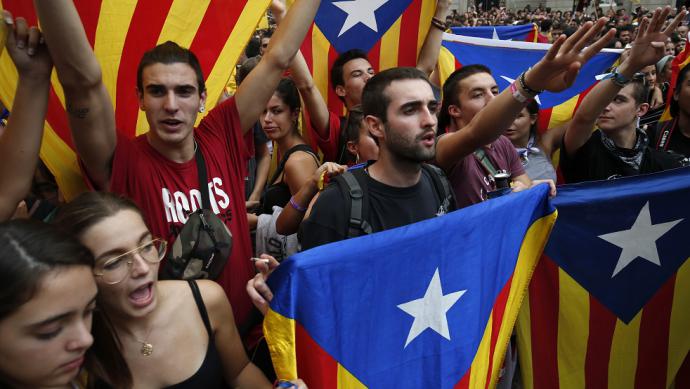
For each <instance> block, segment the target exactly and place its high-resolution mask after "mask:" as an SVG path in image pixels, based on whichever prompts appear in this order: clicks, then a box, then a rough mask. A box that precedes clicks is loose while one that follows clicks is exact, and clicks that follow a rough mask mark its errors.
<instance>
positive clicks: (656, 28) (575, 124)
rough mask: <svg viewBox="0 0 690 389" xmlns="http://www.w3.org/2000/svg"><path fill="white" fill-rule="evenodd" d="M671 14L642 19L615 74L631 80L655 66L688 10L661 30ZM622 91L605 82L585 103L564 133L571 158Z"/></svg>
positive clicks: (610, 82) (679, 14)
mask: <svg viewBox="0 0 690 389" xmlns="http://www.w3.org/2000/svg"><path fill="white" fill-rule="evenodd" d="M670 11H671V8H670V7H666V8H664V9H663V10H661V9H657V10H656V11H654V15H653V16H652V19H651V20H650V19H647V18H644V19H642V23H640V29H639V32H638V33H637V38H635V41H634V42H633V44H632V49H631V50H630V55H629V56H627V57H626V58H625V60H624V61H623V63H621V65H620V66H619V67H618V68H617V69H616V73H618V74H620V75H621V76H623V77H624V78H625V79H630V78H632V77H633V75H634V74H635V73H636V72H638V71H639V70H640V69H642V68H643V67H645V66H647V65H650V64H654V63H656V62H657V61H658V60H659V59H660V58H661V57H662V56H663V54H664V44H665V42H666V39H668V37H669V36H670V35H671V33H672V32H673V30H675V28H676V26H677V25H678V23H679V22H680V21H681V20H682V18H683V17H684V16H685V11H683V12H679V13H678V15H676V18H675V19H673V22H671V24H670V25H669V26H668V27H667V28H666V29H664V30H663V31H662V30H661V27H662V26H663V24H664V21H665V20H666V17H667V16H668V14H669V12H670ZM620 90H621V86H620V85H619V84H617V83H615V82H614V81H613V79H609V80H603V81H601V82H600V83H598V84H597V86H595V87H594V88H593V89H592V90H591V91H590V92H589V93H588V94H587V96H586V97H585V98H584V99H583V100H582V103H581V104H580V106H579V107H578V109H577V111H575V115H574V116H573V120H572V121H571V122H570V125H569V126H568V128H567V129H566V132H565V137H564V143H565V149H566V151H567V152H568V154H571V155H572V154H573V153H575V152H576V151H577V150H579V149H580V147H582V146H583V145H584V144H585V143H586V142H587V140H588V139H589V137H590V135H591V134H592V128H594V124H595V123H596V120H597V118H598V117H599V115H601V113H602V112H603V111H604V109H605V108H606V106H607V105H608V104H609V103H610V102H611V101H612V100H613V99H614V98H615V97H616V95H617V94H618V92H619V91H620Z"/></svg>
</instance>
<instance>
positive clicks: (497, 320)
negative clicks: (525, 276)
mask: <svg viewBox="0 0 690 389" xmlns="http://www.w3.org/2000/svg"><path fill="white" fill-rule="evenodd" d="M512 284H513V276H512V275H511V276H510V278H509V279H508V282H506V284H505V285H504V286H503V289H502V290H501V292H500V293H499V294H498V296H497V297H496V302H495V303H494V307H493V315H492V319H491V347H489V370H488V371H487V372H486V385H485V387H486V388H488V387H489V383H490V382H491V370H492V369H493V367H494V353H495V351H496V343H497V342H498V334H499V332H500V330H501V324H502V322H503V315H504V314H505V311H506V304H507V303H508V295H509V294H510V286H511V285H512Z"/></svg>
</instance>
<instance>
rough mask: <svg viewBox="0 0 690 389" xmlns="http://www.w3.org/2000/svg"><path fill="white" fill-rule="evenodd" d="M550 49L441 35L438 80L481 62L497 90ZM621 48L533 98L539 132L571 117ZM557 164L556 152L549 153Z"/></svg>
mask: <svg viewBox="0 0 690 389" xmlns="http://www.w3.org/2000/svg"><path fill="white" fill-rule="evenodd" d="M549 48H551V44H545V43H533V42H516V41H506V40H496V39H484V38H474V37H467V36H462V35H453V34H444V36H443V45H442V47H441V53H440V55H439V71H440V78H441V81H442V82H445V80H446V79H448V76H449V75H450V74H451V73H452V72H453V71H455V69H458V68H460V67H461V66H463V65H473V64H482V65H485V66H487V67H488V68H489V69H491V72H492V74H493V76H494V78H495V79H496V83H497V84H498V87H499V89H500V90H503V89H505V88H508V87H509V86H510V84H511V83H512V82H513V81H514V80H515V79H517V78H518V76H519V75H520V74H521V73H522V72H524V71H526V70H527V69H529V68H530V67H531V66H533V65H534V64H536V63H537V62H538V61H539V60H540V59H541V58H542V57H543V56H544V55H545V54H546V52H547V51H548V50H549ZM621 52H622V50H618V49H604V50H601V51H600V52H599V53H597V54H596V55H595V56H594V57H592V58H591V59H590V60H589V61H588V62H587V63H586V64H585V65H584V66H582V68H581V69H580V73H579V74H578V76H577V78H576V79H575V82H574V83H573V85H572V86H571V87H570V88H567V89H565V90H563V91H561V92H558V93H552V92H544V93H542V94H540V95H539V96H538V97H537V99H536V100H537V103H539V107H540V110H539V119H538V122H537V124H538V129H539V131H540V133H543V132H545V131H548V130H549V129H552V128H555V127H557V126H560V125H562V124H565V123H566V122H567V121H569V120H570V119H572V117H573V114H574V112H575V110H576V109H577V107H578V106H579V105H580V103H581V102H582V99H583V98H584V97H585V96H586V94H587V92H589V91H590V90H591V89H592V88H593V87H594V86H595V85H596V83H597V82H598V81H597V78H596V76H598V75H601V74H603V73H606V72H607V69H608V68H610V67H611V66H612V65H613V64H614V63H615V62H616V61H617V60H618V57H620V53H621ZM553 159H554V161H553V163H554V166H558V159H559V152H558V151H557V152H556V153H555V154H554V156H553Z"/></svg>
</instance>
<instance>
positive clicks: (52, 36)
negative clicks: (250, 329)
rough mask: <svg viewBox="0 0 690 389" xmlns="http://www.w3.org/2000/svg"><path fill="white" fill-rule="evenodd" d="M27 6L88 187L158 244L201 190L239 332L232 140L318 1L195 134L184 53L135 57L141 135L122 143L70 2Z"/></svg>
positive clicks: (238, 183)
mask: <svg viewBox="0 0 690 389" xmlns="http://www.w3.org/2000/svg"><path fill="white" fill-rule="evenodd" d="M34 3H35V6H36V10H37V12H38V16H39V20H40V22H41V25H42V27H43V29H44V31H45V35H46V42H47V44H48V48H49V49H50V52H51V54H52V55H53V59H54V62H55V67H56V69H57V74H58V78H59V80H60V82H61V84H62V85H63V89H64V91H65V98H66V106H67V110H68V112H69V122H70V126H71V130H72V135H73V137H74V141H75V145H76V147H77V153H78V155H79V158H80V162H81V166H82V168H83V171H84V175H85V176H86V177H87V180H88V181H89V183H90V185H91V186H92V187H93V188H95V189H99V190H110V191H113V192H116V193H121V194H123V195H125V196H128V197H131V198H132V199H134V200H135V201H136V202H137V204H138V205H139V206H140V207H141V209H142V210H143V211H144V213H145V215H144V216H145V219H146V222H147V224H148V225H149V227H150V229H151V231H152V233H153V234H155V235H157V236H160V237H162V238H164V239H166V240H168V241H171V240H173V239H174V237H175V235H176V234H177V232H178V231H179V230H180V228H181V227H182V226H183V224H184V223H185V222H186V221H187V217H188V215H189V213H191V212H192V211H194V210H196V209H198V208H200V203H201V191H208V194H209V200H210V203H211V208H212V210H213V211H214V213H215V214H217V215H218V217H219V218H220V219H221V220H222V221H223V222H224V223H225V225H226V226H227V227H228V229H229V230H230V232H231V234H232V251H231V254H230V258H229V261H228V262H227V264H226V265H225V269H224V271H223V274H222V275H221V276H220V278H219V279H218V280H217V281H218V282H219V283H220V284H221V285H222V286H223V287H224V288H225V291H226V293H227V294H228V296H229V298H230V302H231V303H232V307H233V312H234V316H235V320H236V322H237V326H238V328H239V329H240V331H241V332H242V329H243V327H245V325H246V322H247V319H248V317H249V313H250V309H251V303H250V301H249V299H248V297H247V294H246V292H245V290H244V285H245V283H246V281H247V280H248V279H250V278H251V277H252V276H253V274H254V269H253V267H252V264H251V262H250V261H249V258H250V257H251V243H250V240H249V228H248V225H247V219H246V216H245V215H246V213H245V202H244V183H243V179H244V176H245V173H246V166H245V164H246V158H245V152H246V151H245V147H244V142H243V140H242V137H243V135H244V133H245V132H247V131H248V130H250V129H251V128H252V126H253V125H254V123H256V121H257V120H258V118H259V115H260V114H261V112H262V111H263V109H264V107H265V105H266V102H267V101H268V100H269V98H270V97H271V95H272V94H273V93H274V91H275V88H276V86H277V85H278V82H279V80H280V78H281V76H282V74H283V72H284V71H285V69H287V67H288V65H289V63H290V61H291V60H292V57H294V55H295V53H296V52H297V49H298V48H299V45H300V43H301V42H302V40H303V39H304V36H305V34H306V32H307V30H308V28H309V25H310V24H311V22H312V20H313V18H314V15H315V13H316V10H317V9H318V7H319V0H298V1H296V2H295V4H294V5H293V6H292V8H291V11H290V12H289V13H288V15H287V16H286V17H285V21H284V23H283V25H282V26H281V27H280V28H279V29H278V30H276V32H275V34H274V35H273V38H272V40H271V44H270V47H269V50H268V52H267V53H266V54H265V55H264V57H263V58H262V60H261V62H260V63H259V64H258V65H257V66H256V68H255V69H254V70H253V71H252V72H251V73H250V74H249V76H248V77H247V78H246V79H245V80H244V81H243V83H242V85H241V86H240V87H239V89H238V90H237V93H236V94H235V96H234V97H232V98H230V99H228V100H227V101H225V102H223V103H222V104H220V105H218V106H217V107H215V108H213V109H212V110H211V111H210V112H209V114H208V116H207V117H205V118H204V119H203V120H202V121H201V123H200V124H199V127H198V128H196V129H195V128H194V123H195V120H196V117H197V115H198V113H199V112H204V111H205V109H206V107H205V103H206V90H205V86H204V79H203V75H202V73H201V68H200V66H199V62H198V61H197V59H196V57H195V56H194V54H193V53H192V52H190V51H189V50H187V49H183V48H181V47H180V46H178V45H177V44H175V43H173V42H166V43H163V44H161V45H158V46H157V47H155V48H153V49H151V50H150V51H148V52H147V53H145V54H144V56H143V58H142V60H141V62H140V64H139V67H138V69H137V85H136V87H137V94H138V97H139V108H140V109H141V110H142V111H144V112H145V113H146V119H147V121H148V125H149V132H148V133H146V134H144V135H141V136H139V137H137V138H136V139H132V140H130V139H127V138H125V137H123V136H120V135H118V133H117V131H116V129H115V119H114V113H113V104H112V102H111V101H110V98H109V95H108V93H107V91H106V89H105V86H104V84H103V81H102V75H101V69H100V66H99V64H98V62H97V60H96V57H95V55H94V53H93V51H92V50H91V47H90V46H89V42H88V40H87V38H86V35H85V33H84V28H83V26H82V24H81V21H80V20H79V15H78V14H77V12H76V9H75V7H74V5H73V3H72V1H71V0H35V1H34ZM197 148H198V149H199V150H200V151H201V154H202V155H203V157H204V159H205V162H206V163H205V165H206V168H207V179H208V185H202V186H203V187H199V178H198V174H197V164H196V160H195V151H196V149H197Z"/></svg>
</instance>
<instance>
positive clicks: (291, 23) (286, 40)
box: [235, 0, 321, 132]
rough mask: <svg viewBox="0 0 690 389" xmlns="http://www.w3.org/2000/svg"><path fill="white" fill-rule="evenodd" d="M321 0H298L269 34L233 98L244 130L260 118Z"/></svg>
mask: <svg viewBox="0 0 690 389" xmlns="http://www.w3.org/2000/svg"><path fill="white" fill-rule="evenodd" d="M320 3H321V2H320V0H297V1H296V2H295V3H294V4H293V5H292V7H290V11H289V12H288V14H287V15H286V16H285V19H284V20H283V21H282V23H281V24H280V26H278V28H277V29H276V32H275V33H274V34H273V36H272V37H271V42H270V43H269V45H268V51H267V52H266V53H265V55H264V56H263V58H262V59H261V61H260V62H259V64H258V65H256V68H254V70H252V72H251V73H249V75H248V76H247V78H246V79H245V80H244V81H243V82H242V84H241V85H240V87H239V89H238V90H237V93H236V94H235V101H236V103H237V110H238V112H239V113H240V125H241V126H242V129H243V131H245V132H246V131H247V130H249V129H250V128H251V126H253V125H254V123H256V121H257V120H258V119H259V115H260V114H261V112H263V110H264V108H265V106H266V102H267V101H268V100H269V99H270V98H271V96H272V95H273V93H274V92H275V89H276V87H277V86H278V82H279V81H280V78H281V77H282V75H283V72H284V71H285V69H287V68H288V66H289V65H290V61H292V59H293V57H294V56H295V53H297V50H298V49H299V47H300V45H301V44H302V40H303V39H304V36H305V35H306V34H307V31H308V30H309V26H310V25H311V23H312V21H313V20H314V16H315V15H316V11H317V9H318V8H319V4H320Z"/></svg>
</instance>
